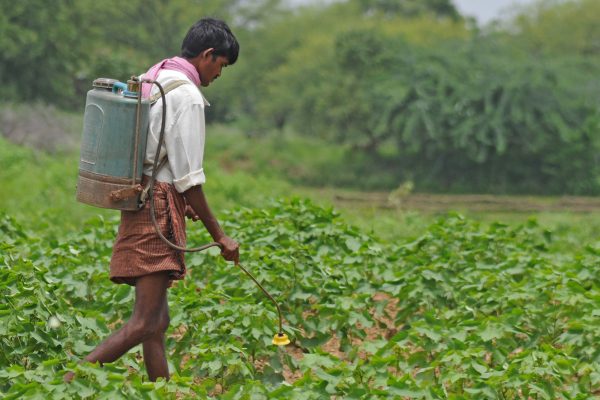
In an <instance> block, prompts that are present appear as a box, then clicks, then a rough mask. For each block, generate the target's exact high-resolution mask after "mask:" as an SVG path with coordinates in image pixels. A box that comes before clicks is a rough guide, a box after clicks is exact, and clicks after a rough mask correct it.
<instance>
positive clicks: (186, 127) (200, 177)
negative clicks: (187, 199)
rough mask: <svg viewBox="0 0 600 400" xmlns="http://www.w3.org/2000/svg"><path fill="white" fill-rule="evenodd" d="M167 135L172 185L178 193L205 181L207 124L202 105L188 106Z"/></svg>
mask: <svg viewBox="0 0 600 400" xmlns="http://www.w3.org/2000/svg"><path fill="white" fill-rule="evenodd" d="M168 132H169V134H168V135H165V146H166V149H167V157H168V160H169V167H170V169H171V173H172V174H173V185H175V189H176V190H177V191H178V192H179V193H183V192H185V191H186V190H188V189H190V188H191V187H193V186H197V185H202V184H204V182H206V177H205V176H204V168H203V167H202V163H203V160H204V143H205V136H206V131H205V121H204V107H203V105H201V104H197V103H196V104H188V105H186V106H184V107H183V108H182V109H181V111H180V112H179V114H178V115H177V116H176V118H175V120H174V122H173V125H172V127H171V128H170V129H169V130H168Z"/></svg>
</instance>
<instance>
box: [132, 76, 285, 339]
mask: <svg viewBox="0 0 600 400" xmlns="http://www.w3.org/2000/svg"><path fill="white" fill-rule="evenodd" d="M142 82H145V83H151V84H155V85H156V86H158V89H159V90H160V95H161V98H162V100H163V102H162V111H163V112H162V120H161V125H160V134H159V136H158V144H157V146H156V152H155V153H154V154H155V156H154V163H153V165H152V176H151V177H150V182H149V183H148V188H149V189H148V201H149V202H150V218H151V219H152V224H153V225H154V229H155V230H156V233H157V234H158V236H159V237H160V238H161V239H162V240H163V242H165V243H166V244H167V245H168V246H169V247H171V248H173V249H175V250H179V251H184V252H188V253H195V252H198V251H203V250H206V249H209V248H211V247H218V248H220V249H221V250H223V245H222V244H221V243H217V242H211V243H207V244H205V245H202V246H198V247H191V248H190V247H182V246H178V245H176V244H175V243H173V242H171V241H170V240H169V239H167V238H166V237H165V236H164V235H163V234H162V232H161V231H160V227H159V226H158V222H157V221H156V212H155V209H154V182H155V180H156V175H157V174H158V168H157V166H158V155H159V154H160V149H161V147H162V144H163V141H164V136H165V121H166V115H167V102H166V98H165V91H164V89H163V87H162V85H161V84H160V83H158V82H156V81H153V80H150V79H142V80H141V82H140V89H139V91H140V93H139V95H138V96H140V97H141V92H142ZM235 265H236V266H237V267H239V268H240V269H241V270H242V271H243V272H244V273H245V274H246V275H247V276H248V277H249V278H250V279H252V281H253V282H254V283H255V284H256V286H258V287H259V288H260V290H262V292H263V293H264V294H265V295H266V296H267V297H268V298H269V299H270V300H271V301H272V302H273V304H275V307H276V308H277V314H278V316H279V334H283V326H282V325H283V318H282V316H281V309H280V308H279V304H278V303H277V301H275V299H274V298H273V296H271V294H269V292H267V290H266V289H265V288H264V287H263V286H262V285H261V284H260V283H259V282H258V281H257V280H256V278H255V277H254V276H253V275H252V274H251V273H250V272H249V271H248V270H247V269H246V268H244V267H243V266H242V265H241V264H240V263H239V261H236V262H235Z"/></svg>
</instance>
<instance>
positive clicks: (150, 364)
mask: <svg viewBox="0 0 600 400" xmlns="http://www.w3.org/2000/svg"><path fill="white" fill-rule="evenodd" d="M168 326H169V305H168V303H167V299H166V297H165V302H164V304H163V309H162V313H161V319H160V329H159V330H158V332H156V334H155V335H154V336H152V337H150V338H148V339H146V340H145V341H144V342H143V343H142V348H143V350H144V364H145V365H146V371H147V372H148V377H150V380H151V381H156V379H158V378H160V377H163V378H165V379H169V366H168V365H167V356H166V355H165V331H166V330H167V328H168Z"/></svg>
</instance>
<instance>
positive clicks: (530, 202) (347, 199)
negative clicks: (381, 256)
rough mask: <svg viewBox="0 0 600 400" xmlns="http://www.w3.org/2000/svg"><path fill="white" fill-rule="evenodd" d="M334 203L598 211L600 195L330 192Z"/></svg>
mask: <svg viewBox="0 0 600 400" xmlns="http://www.w3.org/2000/svg"><path fill="white" fill-rule="evenodd" d="M326 195H327V196H329V197H330V198H331V201H332V202H333V203H334V204H338V205H342V206H349V205H351V204H355V205H357V206H366V205H370V206H374V207H378V208H383V209H405V210H419V211H449V210H457V211H460V210H466V211H478V212H479V211H481V212H483V211H490V212H544V211H560V212H598V211H600V197H577V196H561V197H536V196H497V195H446V194H422V193H414V194H407V195H403V196H390V194H389V193H386V192H370V193H358V192H337V191H336V192H332V193H328V194H326Z"/></svg>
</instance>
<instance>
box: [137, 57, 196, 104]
mask: <svg viewBox="0 0 600 400" xmlns="http://www.w3.org/2000/svg"><path fill="white" fill-rule="evenodd" d="M161 69H169V70H172V71H179V72H183V73H184V74H185V76H187V77H188V78H189V80H190V81H192V82H193V83H194V85H196V86H200V75H198V71H196V67H194V66H193V65H192V64H191V63H190V62H189V61H188V60H186V59H185V58H181V57H173V58H166V59H164V60H162V61H161V62H159V63H158V64H156V65H154V66H153V67H152V68H150V69H149V70H148V72H146V73H145V74H144V78H145V79H152V80H155V79H156V77H157V76H158V73H159V72H160V70H161ZM151 90H152V85H151V84H149V83H143V84H142V98H143V99H145V98H148V97H150V92H151Z"/></svg>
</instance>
